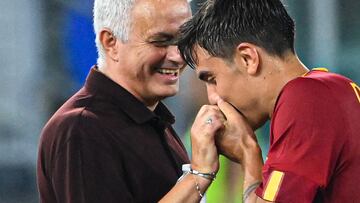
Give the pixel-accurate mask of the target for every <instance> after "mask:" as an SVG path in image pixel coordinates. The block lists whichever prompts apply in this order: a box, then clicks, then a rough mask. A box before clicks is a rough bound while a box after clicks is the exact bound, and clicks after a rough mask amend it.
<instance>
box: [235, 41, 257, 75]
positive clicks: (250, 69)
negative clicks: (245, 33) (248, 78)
mask: <svg viewBox="0 0 360 203" xmlns="http://www.w3.org/2000/svg"><path fill="white" fill-rule="evenodd" d="M235 60H236V62H237V63H239V64H240V67H245V71H246V72H247V73H248V74H249V75H256V74H257V73H258V71H259V60H260V59H259V52H258V50H257V49H256V46H255V45H254V44H251V43H247V42H243V43H241V44H239V45H238V46H237V47H236V51H235ZM243 71H244V69H243Z"/></svg>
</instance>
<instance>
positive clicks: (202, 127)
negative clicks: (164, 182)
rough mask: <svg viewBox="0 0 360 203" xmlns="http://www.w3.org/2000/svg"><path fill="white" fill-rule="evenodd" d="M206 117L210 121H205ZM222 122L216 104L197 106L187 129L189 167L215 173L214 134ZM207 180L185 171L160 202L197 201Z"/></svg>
mask: <svg viewBox="0 0 360 203" xmlns="http://www.w3.org/2000/svg"><path fill="white" fill-rule="evenodd" d="M209 118H211V122H206V121H207V120H208V119H209ZM223 121H224V117H223V115H222V113H221V111H220V110H219V109H218V107H216V106H210V105H205V106H203V107H202V108H201V109H200V111H199V113H198V115H197V116H196V118H195V121H194V124H193V126H192V128H191V144H192V160H191V168H192V169H194V170H197V171H199V172H202V173H213V172H214V173H217V171H218V169H219V156H218V152H217V149H216V146H215V140H214V137H215V134H216V132H218V131H220V130H221V129H222V128H223V127H224V126H223ZM211 182H212V181H211V180H209V179H206V178H204V177H201V176H198V175H194V174H187V175H186V176H185V177H184V178H183V179H182V180H181V181H179V182H178V183H177V184H176V185H175V186H174V187H173V188H172V189H171V190H170V191H169V192H168V193H167V194H166V195H165V196H164V197H163V198H162V199H161V200H160V202H161V203H166V202H172V203H173V202H199V201H200V199H201V195H202V194H204V193H205V191H206V189H207V188H208V187H209V186H210V184H211ZM197 186H198V187H197ZM199 193H200V194H201V195H200V194H199Z"/></svg>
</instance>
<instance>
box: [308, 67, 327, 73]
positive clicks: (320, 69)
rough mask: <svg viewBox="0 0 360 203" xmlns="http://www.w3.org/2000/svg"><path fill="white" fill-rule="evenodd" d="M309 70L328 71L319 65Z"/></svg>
mask: <svg viewBox="0 0 360 203" xmlns="http://www.w3.org/2000/svg"><path fill="white" fill-rule="evenodd" d="M311 70H318V71H324V72H329V70H328V69H327V68H323V67H319V68H313V69H311Z"/></svg>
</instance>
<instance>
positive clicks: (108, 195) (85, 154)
mask: <svg viewBox="0 0 360 203" xmlns="http://www.w3.org/2000/svg"><path fill="white" fill-rule="evenodd" d="M84 125H86V128H85V127H84ZM67 133H69V134H70V135H68V136H66V137H70V139H69V140H67V141H66V142H65V144H64V145H63V146H60V147H61V151H59V153H58V154H57V155H56V156H55V159H54V162H53V166H52V167H53V169H52V183H53V188H54V193H55V196H56V199H57V201H58V202H66V203H89V202H90V203H91V202H107V203H111V202H133V201H134V200H133V198H132V195H131V192H130V191H129V188H128V187H127V184H126V177H125V175H124V174H125V173H124V171H123V167H122V166H121V158H120V157H119V154H118V153H117V152H118V151H117V150H116V149H115V148H114V146H113V145H112V144H111V140H107V139H109V138H108V137H109V136H105V135H106V133H107V132H106V131H104V130H101V127H99V126H98V124H96V122H93V123H90V122H86V123H85V124H79V125H78V126H75V127H73V128H72V130H68V132H67Z"/></svg>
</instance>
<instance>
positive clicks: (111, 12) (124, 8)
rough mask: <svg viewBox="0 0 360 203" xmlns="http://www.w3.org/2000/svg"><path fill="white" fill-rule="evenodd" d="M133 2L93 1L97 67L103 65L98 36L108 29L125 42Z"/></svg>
mask: <svg viewBox="0 0 360 203" xmlns="http://www.w3.org/2000/svg"><path fill="white" fill-rule="evenodd" d="M134 2H135V0H95V1H94V9H93V14H94V32H95V35H96V39H95V44H96V48H97V52H98V59H97V65H98V66H99V67H102V66H103V65H104V63H105V50H104V48H103V46H102V44H101V42H100V39H99V35H100V32H101V30H102V29H104V28H107V29H110V30H111V31H112V32H113V34H114V36H115V37H116V38H117V39H119V40H121V41H123V42H126V41H127V40H128V35H129V29H130V25H131V10H132V8H133V5H134Z"/></svg>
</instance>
